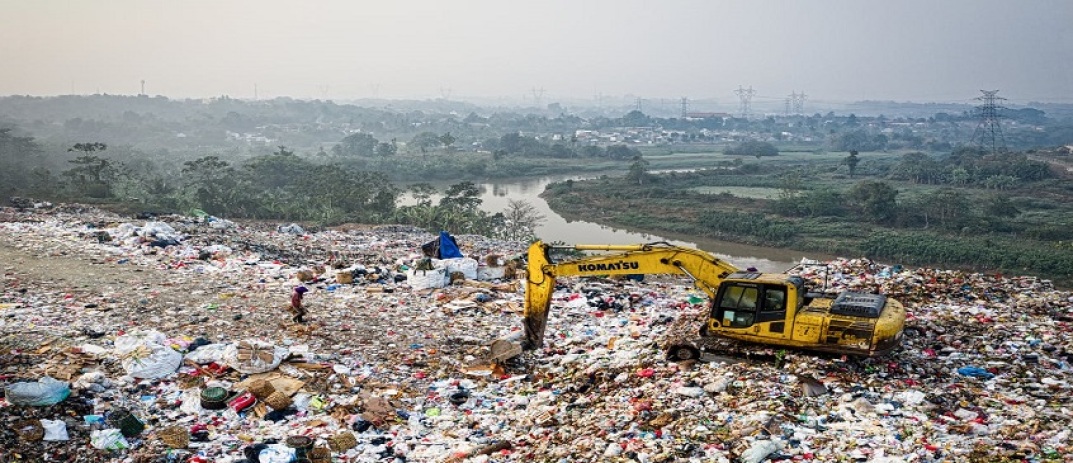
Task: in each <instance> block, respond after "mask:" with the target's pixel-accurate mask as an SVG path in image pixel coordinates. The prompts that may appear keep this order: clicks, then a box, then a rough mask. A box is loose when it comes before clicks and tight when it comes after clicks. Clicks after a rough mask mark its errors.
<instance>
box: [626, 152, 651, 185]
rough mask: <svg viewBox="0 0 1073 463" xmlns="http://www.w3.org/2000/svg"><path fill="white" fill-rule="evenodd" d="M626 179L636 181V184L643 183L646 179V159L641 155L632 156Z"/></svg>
mask: <svg viewBox="0 0 1073 463" xmlns="http://www.w3.org/2000/svg"><path fill="white" fill-rule="evenodd" d="M626 179H627V180H629V181H630V182H637V184H638V185H643V184H644V183H645V180H647V179H648V161H646V160H645V159H644V158H643V157H641V156H634V158H633V163H632V164H630V171H629V172H628V173H627V174H626Z"/></svg>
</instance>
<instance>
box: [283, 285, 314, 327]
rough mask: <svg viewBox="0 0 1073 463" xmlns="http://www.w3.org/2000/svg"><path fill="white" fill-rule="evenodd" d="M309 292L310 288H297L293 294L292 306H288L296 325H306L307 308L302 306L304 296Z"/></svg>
mask: <svg viewBox="0 0 1073 463" xmlns="http://www.w3.org/2000/svg"><path fill="white" fill-rule="evenodd" d="M307 292H309V288H306V287H305V286H297V287H295V288H294V291H293V292H291V305H289V306H287V310H288V311H290V313H291V321H293V322H295V323H305V322H306V321H305V316H306V308H305V306H304V305H302V296H304V295H305V293H307Z"/></svg>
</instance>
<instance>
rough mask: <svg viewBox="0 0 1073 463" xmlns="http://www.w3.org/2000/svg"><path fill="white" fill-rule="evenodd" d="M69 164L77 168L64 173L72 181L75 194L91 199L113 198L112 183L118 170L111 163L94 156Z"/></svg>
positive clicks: (72, 161) (78, 158) (80, 158)
mask: <svg viewBox="0 0 1073 463" xmlns="http://www.w3.org/2000/svg"><path fill="white" fill-rule="evenodd" d="M90 152H91V151H90ZM67 162H69V163H71V164H74V165H75V166H76V167H73V168H71V169H68V170H66V171H64V172H63V175H64V176H65V177H67V178H70V179H71V181H72V184H73V185H72V186H73V187H74V189H75V191H74V193H75V194H77V195H85V196H89V197H91V198H110V197H112V181H113V180H115V177H116V174H118V170H117V168H116V166H114V165H113V164H112V163H111V162H109V161H108V160H107V159H103V158H101V157H98V156H92V155H82V156H79V157H77V158H75V159H72V160H70V161H67Z"/></svg>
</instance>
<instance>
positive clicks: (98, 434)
mask: <svg viewBox="0 0 1073 463" xmlns="http://www.w3.org/2000/svg"><path fill="white" fill-rule="evenodd" d="M89 443H90V445H93V448H95V449H101V450H123V449H126V448H130V444H128V443H127V439H126V438H124V437H123V433H122V432H120V431H119V430H118V429H100V430H97V431H93V432H92V433H90V435H89Z"/></svg>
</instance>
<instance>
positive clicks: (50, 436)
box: [41, 420, 70, 441]
mask: <svg viewBox="0 0 1073 463" xmlns="http://www.w3.org/2000/svg"><path fill="white" fill-rule="evenodd" d="M41 426H42V427H44V428H45V440H47V441H55V440H67V439H70V438H69V437H67V423H64V422H63V420H41Z"/></svg>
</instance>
